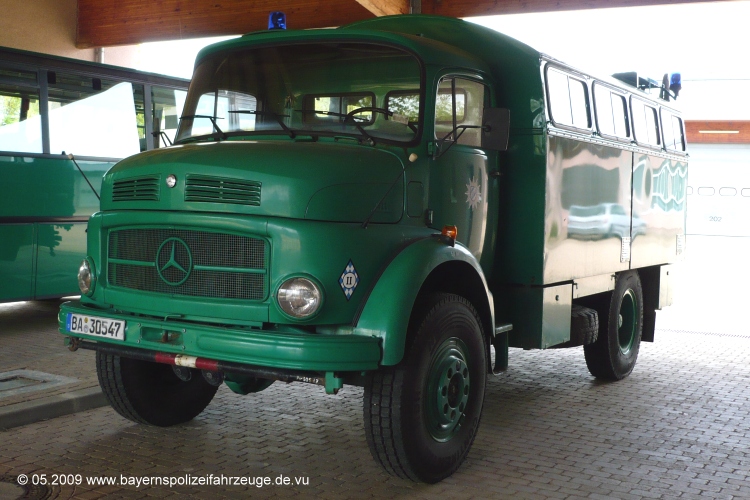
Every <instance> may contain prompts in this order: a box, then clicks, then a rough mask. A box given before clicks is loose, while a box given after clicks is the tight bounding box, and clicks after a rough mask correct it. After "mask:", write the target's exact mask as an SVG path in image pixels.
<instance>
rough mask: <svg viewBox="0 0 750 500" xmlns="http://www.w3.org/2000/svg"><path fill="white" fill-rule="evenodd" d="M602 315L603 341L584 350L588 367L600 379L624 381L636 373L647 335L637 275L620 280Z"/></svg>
mask: <svg viewBox="0 0 750 500" xmlns="http://www.w3.org/2000/svg"><path fill="white" fill-rule="evenodd" d="M598 312H599V337H598V338H597V340H596V342H594V343H593V344H589V345H585V346H584V347H583V352H584V354H585V356H586V366H588V369H589V372H590V373H591V374H592V375H594V376H595V377H596V378H600V379H603V380H620V379H623V378H625V377H627V376H628V375H630V372H632V371H633V367H634V366H635V362H636V360H637V358H638V351H639V349H640V345H641V334H642V331H643V291H642V289H641V280H640V278H639V277H638V273H637V272H636V271H627V272H624V273H621V274H619V275H618V276H617V282H616V283H615V289H614V291H613V292H612V295H611V298H610V300H609V303H608V304H607V303H605V304H603V305H602V307H601V308H600V309H599V311H598Z"/></svg>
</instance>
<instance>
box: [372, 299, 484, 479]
mask: <svg viewBox="0 0 750 500" xmlns="http://www.w3.org/2000/svg"><path fill="white" fill-rule="evenodd" d="M420 309H421V310H423V311H426V313H425V314H424V315H422V316H421V321H420V320H417V321H416V322H414V325H415V326H417V328H416V332H415V335H414V337H413V342H412V343H411V346H410V347H409V348H408V351H407V353H406V354H405V356H404V359H403V360H402V361H401V363H400V364H399V365H397V366H396V367H393V368H386V369H382V370H380V371H378V372H375V373H373V374H371V375H369V376H368V379H367V382H366V384H365V395H364V405H363V406H364V408H363V410H364V421H365V433H366V437H367V444H368V445H369V448H370V452H371V453H372V456H373V458H375V460H376V461H377V462H378V463H380V465H381V466H382V467H383V468H384V469H385V470H386V471H387V472H389V473H390V474H393V475H396V476H398V477H401V478H404V479H411V480H413V481H423V482H426V483H436V482H438V481H440V480H442V479H444V478H446V477H448V476H450V475H451V474H453V473H454V472H455V471H456V470H457V469H458V467H459V466H460V465H461V463H462V462H463V461H464V459H465V458H466V455H467V454H468V453H469V449H470V448H471V445H472V443H473V442H474V437H475V436H476V433H477V430H478V429H479V421H480V418H481V415H482V405H483V403H484V391H485V384H486V381H487V350H486V347H485V342H484V337H483V332H482V326H481V324H482V323H481V321H480V319H479V316H478V314H477V312H476V310H475V309H474V307H473V306H472V305H471V303H469V301H467V300H466V299H464V298H463V297H459V296H457V295H452V294H436V295H433V296H431V297H429V298H428V300H427V301H426V302H425V303H424V307H423V308H420Z"/></svg>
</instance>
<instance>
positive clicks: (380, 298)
mask: <svg viewBox="0 0 750 500" xmlns="http://www.w3.org/2000/svg"><path fill="white" fill-rule="evenodd" d="M458 262H463V263H465V264H468V265H469V266H470V267H471V269H473V272H474V273H476V275H475V276H472V277H471V279H472V281H475V282H476V283H479V282H481V283H482V285H483V288H484V289H483V290H477V293H479V294H480V296H481V297H483V298H486V300H487V303H486V304H485V307H480V306H478V305H477V309H480V310H487V311H488V312H489V318H486V319H487V320H489V321H488V322H489V324H490V325H494V320H495V318H494V310H493V307H492V304H493V301H492V294H491V293H490V291H489V289H488V287H487V281H486V280H485V278H484V273H483V272H482V269H481V267H480V266H479V262H477V260H476V258H474V256H473V255H472V254H471V253H469V251H468V250H467V249H466V248H464V247H463V246H461V245H460V244H456V246H455V247H452V246H449V245H447V244H445V243H444V242H443V241H441V239H440V238H425V239H422V240H418V241H416V242H414V243H412V244H410V245H409V246H407V247H406V248H405V249H404V250H402V251H401V252H400V253H399V254H398V255H397V256H396V257H395V258H394V259H393V261H391V263H390V264H389V265H388V267H387V268H386V269H385V271H384V272H383V273H382V275H381V276H380V278H379V279H378V282H377V283H376V284H375V286H374V287H373V289H372V291H371V292H370V295H369V297H368V298H367V300H366V302H365V305H364V307H363V309H362V311H361V314H360V315H359V318H358V320H357V321H356V323H355V327H354V332H353V333H355V334H357V335H365V336H371V337H378V338H380V339H382V343H381V345H382V349H383V358H382V360H381V363H380V364H381V365H386V366H391V365H396V364H398V363H399V362H400V361H401V359H402V358H403V356H404V346H405V343H406V335H407V329H408V326H409V318H410V317H411V314H412V309H413V307H414V303H415V301H416V299H417V296H418V294H419V292H420V290H421V288H422V285H423V284H424V282H425V280H426V279H427V278H428V277H429V276H430V274H431V273H432V272H433V271H435V270H436V269H437V268H438V267H439V266H441V265H443V264H446V263H458ZM467 270H468V268H467ZM470 272H471V271H470ZM477 278H478V279H477Z"/></svg>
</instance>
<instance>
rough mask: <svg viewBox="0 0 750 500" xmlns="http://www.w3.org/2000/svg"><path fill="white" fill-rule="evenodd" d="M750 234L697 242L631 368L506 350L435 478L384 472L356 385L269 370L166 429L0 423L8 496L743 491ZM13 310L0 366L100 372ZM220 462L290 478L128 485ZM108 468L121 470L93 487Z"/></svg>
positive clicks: (85, 356) (226, 470)
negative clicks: (275, 379)
mask: <svg viewBox="0 0 750 500" xmlns="http://www.w3.org/2000/svg"><path fill="white" fill-rule="evenodd" d="M722 240H723V239H722ZM747 244H748V243H747V242H743V241H740V240H738V239H733V240H732V242H728V241H718V240H716V239H703V240H700V239H698V238H691V239H690V240H689V246H688V249H689V250H688V251H689V255H688V257H689V258H688V261H687V262H686V264H685V265H684V266H683V271H685V272H684V273H683V276H682V277H681V278H680V280H681V281H680V284H681V285H682V288H681V289H680V290H679V292H678V294H677V297H676V299H677V300H678V303H677V304H676V305H675V306H674V307H673V308H671V311H664V312H662V313H660V314H659V317H658V321H657V329H658V331H657V335H656V342H655V343H653V344H648V343H644V344H642V346H641V353H640V357H639V360H638V364H637V365H636V368H635V370H634V371H633V373H632V375H631V376H630V377H629V378H627V379H625V380H623V381H620V382H617V383H600V382H597V381H595V380H594V379H593V378H592V377H591V376H590V375H589V374H588V371H587V369H586V365H585V362H584V359H583V353H582V349H581V348H574V349H567V350H550V351H520V350H511V355H510V369H509V371H508V372H507V373H505V374H503V375H500V376H498V377H492V378H491V379H490V380H489V384H488V387H487V395H486V399H485V408H484V416H483V420H482V423H481V426H480V430H479V434H478V436H477V439H476V441H475V443H474V446H473V448H472V450H471V452H470V454H469V457H468V459H467V460H466V462H465V463H464V464H463V466H462V467H461V468H460V469H459V471H458V472H457V473H456V474H454V475H453V476H452V477H450V478H448V479H447V480H445V481H443V482H442V483H439V484H437V485H423V484H414V483H410V482H407V481H402V480H399V479H396V478H393V477H390V476H388V475H387V474H385V473H384V472H382V471H381V470H380V469H379V467H378V466H377V465H376V464H375V462H374V461H373V460H372V458H371V457H370V454H369V451H368V449H367V444H366V442H365V437H364V431H363V426H362V416H361V413H362V390H361V389H358V388H356V387H348V386H347V387H345V388H344V390H343V391H341V392H340V393H339V394H338V395H336V396H327V395H325V393H324V391H323V390H322V389H321V388H319V387H316V386H310V385H305V384H290V385H286V384H283V383H276V384H274V385H273V386H271V388H269V389H268V390H266V391H264V392H262V393H259V394H256V395H250V396H245V397H240V396H236V395H234V394H232V393H231V392H230V391H228V390H226V389H225V388H222V389H220V391H219V393H218V394H217V397H216V398H215V399H214V401H213V402H212V403H211V404H210V405H209V407H208V408H207V409H206V411H205V412H204V413H203V414H201V415H200V416H199V417H198V418H196V419H195V420H194V421H192V422H190V423H188V424H185V425H182V426H177V427H173V428H167V429H161V428H154V427H147V426H141V425H136V424H133V423H131V422H129V421H127V420H124V419H122V418H121V417H120V416H119V415H117V414H116V413H115V412H114V411H113V410H111V409H110V408H109V407H103V408H99V409H95V410H89V411H84V412H79V413H76V414H73V415H68V416H64V417H59V418H56V419H53V420H48V421H44V422H38V423H33V424H29V425H26V426H23V427H17V428H14V429H10V430H6V431H0V484H5V485H6V486H3V487H2V488H0V499H1V498H14V497H15V494H16V493H17V492H18V491H21V490H13V489H11V488H17V487H15V486H12V485H10V484H8V481H7V480H5V482H4V483H3V481H4V479H3V478H11V479H12V478H17V477H18V475H19V474H26V475H28V476H29V477H31V478H33V477H34V476H33V475H34V474H37V476H36V477H37V478H38V477H40V476H38V475H41V474H45V475H46V478H47V479H48V481H49V480H51V479H52V478H53V475H54V474H73V475H75V474H79V475H80V479H81V482H82V483H83V484H80V485H77V486H71V485H56V486H53V487H51V488H48V491H47V492H46V493H47V494H48V495H49V496H48V497H47V498H71V497H75V498H100V497H104V496H107V497H108V498H109V497H113V498H118V497H123V498H140V497H148V496H154V497H167V496H186V495H190V496H195V497H198V498H225V497H226V498H240V497H242V498H245V497H247V496H250V495H251V496H253V497H256V496H257V497H289V496H301V495H304V496H313V495H315V496H321V497H326V498H362V497H374V498H413V497H417V498H435V497H437V496H449V497H451V498H601V499H604V498H750V418H748V416H750V401H748V399H749V398H750V383H749V382H750V329H748V328H745V325H744V320H743V316H744V314H745V310H746V309H747V307H746V306H744V307H743V304H744V300H743V299H744V297H742V298H735V295H733V293H734V291H733V290H734V289H733V288H732V287H731V286H730V284H731V283H735V282H742V281H744V282H745V283H747V282H748V281H747V280H745V277H744V273H746V271H745V270H744V269H742V268H741V267H739V268H738V267H737V266H736V265H735V266H734V269H733V270H732V266H731V265H730V264H729V262H727V261H728V259H733V258H737V257H738V256H743V255H744V248H745V246H746V245H747ZM697 256H700V259H698V257H697ZM706 259H708V260H712V261H713V260H715V262H716V263H717V264H711V265H709V264H707V263H706V262H705V260H706ZM734 262H735V263H736V262H740V263H742V262H743V261H742V260H740V261H737V260H735V261H734ZM704 268H705V269H707V270H704ZM725 273H728V274H725ZM717 275H719V277H723V278H722V279H718V278H717ZM722 283H723V285H722ZM717 287H718V288H717ZM737 288H738V290H737V293H741V285H738V287H737ZM722 294H724V296H725V299H724V300H722ZM730 294H732V295H731V296H730ZM701 296H702V297H701ZM2 307H5V311H4V310H3V309H2ZM14 307H15V310H12V311H11V312H10V313H7V312H6V311H7V310H10V309H12V308H9V307H7V306H0V339H1V340H3V345H4V349H3V350H1V351H0V371H6V369H7V368H8V367H13V368H23V367H28V366H31V367H32V368H40V369H43V370H45V371H48V372H50V371H51V372H53V373H57V372H63V371H65V372H66V373H60V374H62V375H66V374H67V375H69V376H70V375H71V374H72V376H74V377H76V378H78V379H79V382H77V383H76V384H78V385H76V384H71V385H70V388H71V389H72V388H74V387H75V388H79V389H80V388H83V387H86V386H88V385H90V384H91V383H92V381H94V382H95V376H94V377H93V378H92V374H94V364H93V359H92V358H91V356H90V353H88V352H81V351H78V352H76V353H70V352H68V351H67V350H65V349H64V348H63V347H62V345H61V336H60V335H59V334H58V333H56V327H55V324H54V321H55V312H56V309H55V306H54V304H53V305H51V306H50V305H24V306H14ZM24 308H34V309H33V311H30V310H28V309H24ZM26 316H30V317H32V319H29V320H26V319H25V318H26ZM712 316H713V317H715V318H716V317H718V318H719V319H720V320H718V319H717V320H716V321H714V320H712ZM9 325H16V326H9ZM18 325H28V328H29V329H27V330H26V329H24V328H22V327H19V326H18ZM9 332H10V333H9ZM29 344H33V345H34V346H35V347H34V348H29ZM9 346H10V347H9ZM9 349H17V351H16V352H17V354H14V355H12V356H10V355H7V352H8V350H9ZM19 356H28V357H29V358H28V359H29V361H28V362H26V361H24V358H22V357H20V358H19ZM44 359H49V360H51V361H49V362H47V363H46V365H45V364H44V363H43V360H44ZM56 390H57V389H56ZM34 397H36V396H34ZM1 404H2V398H0V405H1ZM209 474H214V475H221V474H223V475H224V476H243V477H247V478H258V477H268V478H269V479H270V481H271V482H274V481H275V480H276V478H279V477H280V476H284V477H288V478H289V479H290V482H291V483H292V484H290V485H287V486H283V485H278V486H277V485H274V484H271V485H267V486H264V487H262V488H258V487H255V486H244V487H241V486H226V485H223V486H175V487H169V486H143V485H141V486H140V487H136V486H132V485H131V486H128V485H124V486H123V485H122V484H120V483H121V482H122V481H123V480H124V481H126V482H127V481H129V480H134V479H135V478H137V479H141V478H142V477H160V478H167V480H169V478H173V479H177V478H183V477H185V476H186V475H191V476H192V477H205V476H207V475H209ZM103 477H109V478H114V480H115V482H116V483H117V484H115V485H111V486H95V485H88V484H87V481H88V480H90V479H93V478H103ZM297 478H300V479H301V480H303V481H305V480H307V481H308V482H309V484H306V485H295V484H293V483H294V482H295V480H296V479H297ZM73 479H77V478H75V477H74V478H73ZM21 492H22V491H21Z"/></svg>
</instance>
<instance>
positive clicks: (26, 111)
mask: <svg viewBox="0 0 750 500" xmlns="http://www.w3.org/2000/svg"><path fill="white" fill-rule="evenodd" d="M36 84H37V79H36V73H35V72H31V71H15V70H7V69H0V151H18V152H25V153H41V152H42V120H41V117H40V115H39V90H37V89H36V88H34V87H36Z"/></svg>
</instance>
